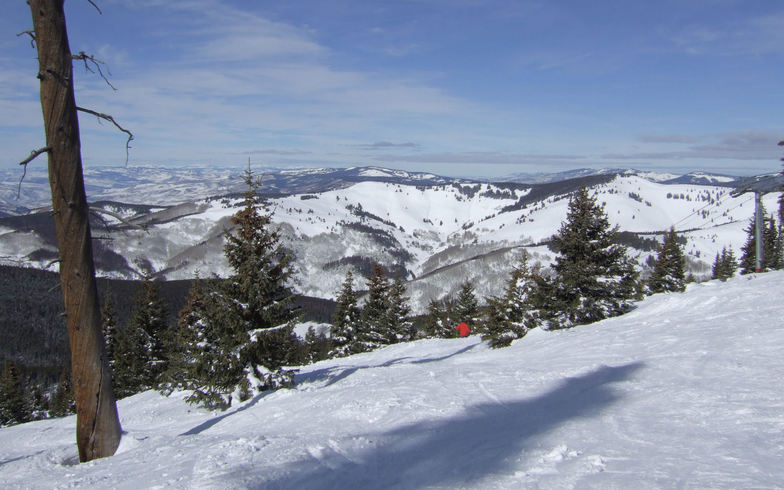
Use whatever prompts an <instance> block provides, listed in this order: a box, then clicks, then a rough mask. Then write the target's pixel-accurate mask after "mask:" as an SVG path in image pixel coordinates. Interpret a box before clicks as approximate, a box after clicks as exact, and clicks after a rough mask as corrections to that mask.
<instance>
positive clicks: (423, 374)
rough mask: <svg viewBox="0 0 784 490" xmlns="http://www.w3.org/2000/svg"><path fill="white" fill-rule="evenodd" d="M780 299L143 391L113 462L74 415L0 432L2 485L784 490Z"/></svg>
mask: <svg viewBox="0 0 784 490" xmlns="http://www.w3.org/2000/svg"><path fill="white" fill-rule="evenodd" d="M782 294H784V272H773V273H768V274H762V275H752V276H744V277H739V278H735V279H732V280H730V281H729V282H727V283H721V282H717V281H712V282H707V283H702V284H693V285H690V286H689V288H688V290H687V291H686V293H682V294H662V295H656V296H653V297H650V298H648V299H646V300H645V301H643V302H642V303H640V304H639V306H638V308H637V309H636V310H634V311H633V312H631V313H629V314H627V315H625V316H622V317H617V318H613V319H609V320H605V321H603V322H599V323H596V324H593V325H586V326H581V327H577V328H575V329H572V330H567V331H559V332H544V331H540V330H534V331H532V332H531V333H530V334H529V335H528V336H527V337H525V338H523V339H521V340H519V341H516V342H515V343H513V344H512V346H511V347H509V348H505V349H501V350H490V349H488V348H487V347H486V346H485V345H484V344H482V343H481V342H480V341H479V339H478V338H476V337H468V338H465V339H453V340H423V341H418V342H414V343H408V344H398V345H394V346H390V347H387V348H384V349H381V350H379V351H376V352H372V353H367V354H362V355H357V356H353V357H350V358H344V359H335V360H329V361H323V362H320V363H317V364H314V365H310V366H306V367H304V368H302V369H301V371H300V374H299V375H298V376H297V385H296V386H295V387H294V388H292V389H287V390H281V391H278V392H275V393H270V394H266V395H264V396H260V397H258V398H256V399H253V400H250V401H248V402H247V403H245V404H244V405H240V406H235V407H232V408H231V409H229V410H228V411H226V412H223V413H221V412H216V413H210V412H207V411H204V410H201V409H198V408H194V407H190V406H187V405H186V404H184V403H183V401H182V395H181V394H179V395H174V396H172V397H171V398H162V397H160V396H159V395H158V394H156V393H154V392H147V393H143V394H140V395H137V396H134V397H131V398H128V399H125V400H122V401H120V402H119V411H120V416H121V420H122V425H123V428H124V430H125V431H126V433H125V435H124V436H123V440H122V443H121V445H120V449H119V451H118V454H116V455H115V456H114V457H111V458H107V459H103V460H97V461H93V462H91V463H87V464H76V462H75V461H76V454H77V452H76V447H75V443H74V424H75V419H74V417H67V418H64V419H58V420H48V421H40V422H34V423H28V424H24V425H21V426H15V427H10V428H5V429H0V487H2V488H65V487H78V488H127V489H137V488H153V487H158V488H161V487H172V488H278V489H324V488H334V489H338V488H339V489H360V488H481V489H485V488H779V487H781V485H782V482H784V465H782V464H781V462H782V461H784V392H783V391H782V390H781V379H782V378H783V377H784V322H782V318H784V306H782V303H781V300H780V298H781V297H782Z"/></svg>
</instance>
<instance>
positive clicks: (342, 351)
mask: <svg viewBox="0 0 784 490" xmlns="http://www.w3.org/2000/svg"><path fill="white" fill-rule="evenodd" d="M359 321H360V319H359V307H358V306H357V294H356V292H355V291H354V275H353V274H352V273H351V271H348V272H346V279H345V280H344V281H343V287H342V288H341V290H340V294H339V295H338V298H337V305H336V306H335V314H334V316H333V320H332V328H331V329H330V340H331V341H332V349H331V350H330V352H329V355H328V357H345V356H348V355H350V354H354V353H355V352H357V351H358V347H359V346H358V345H357V344H356V340H357V329H358V327H359Z"/></svg>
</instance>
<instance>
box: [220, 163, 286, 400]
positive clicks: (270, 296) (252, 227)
mask: <svg viewBox="0 0 784 490" xmlns="http://www.w3.org/2000/svg"><path fill="white" fill-rule="evenodd" d="M245 184H246V185H247V186H248V190H247V192H246V193H245V201H244V207H243V208H242V209H240V210H239V211H237V213H236V214H235V215H234V217H233V218H232V223H233V224H234V225H235V226H236V232H235V233H227V235H226V245H225V247H224V252H225V255H226V258H227V259H228V262H229V265H230V266H231V268H232V269H233V270H234V274H233V275H232V276H231V277H229V279H228V280H227V281H225V283H224V286H225V287H224V288H223V289H224V291H223V293H224V295H225V296H226V298H227V299H229V300H230V301H229V305H228V306H229V307H230V308H231V310H233V311H234V315H233V319H234V320H235V323H236V328H238V329H239V331H240V332H242V333H241V335H246V336H247V337H248V341H247V343H246V344H245V345H244V346H242V347H241V357H242V358H243V359H244V362H245V366H246V369H247V371H248V375H249V376H250V377H251V378H254V379H250V382H251V384H253V385H254V386H255V387H256V388H255V389H256V390H259V389H262V390H263V389H270V388H276V387H279V386H283V385H288V384H290V383H291V382H292V381H293V375H292V374H291V373H290V372H286V371H283V370H281V367H282V366H284V365H286V364H288V363H290V362H291V361H292V360H293V359H295V358H296V357H297V356H298V355H299V349H300V345H299V339H298V338H297V336H296V334H295V333H294V324H295V321H296V319H297V313H296V309H295V307H294V303H293V301H294V293H293V292H292V290H291V288H290V287H289V286H288V285H287V284H286V282H287V281H288V279H289V277H290V275H291V269H290V263H291V256H290V254H289V253H288V252H286V250H285V249H284V248H283V246H282V244H281V242H280V234H279V233H278V231H277V230H274V229H272V227H271V226H270V225H271V221H272V214H271V213H270V212H269V211H267V209H266V206H265V205H264V204H263V203H262V202H261V201H260V200H259V198H258V196H257V194H256V192H257V190H258V188H259V187H260V185H261V183H260V182H259V181H256V180H254V178H253V173H252V172H251V171H250V169H248V170H247V171H246V173H245ZM257 383H259V384H257Z"/></svg>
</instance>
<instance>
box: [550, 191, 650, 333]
mask: <svg viewBox="0 0 784 490" xmlns="http://www.w3.org/2000/svg"><path fill="white" fill-rule="evenodd" d="M616 234H617V227H616V228H610V224H609V221H608V220H607V216H606V214H605V213H604V207H603V206H602V205H600V204H598V203H597V202H596V198H595V197H592V196H590V195H589V194H588V191H587V190H586V189H585V188H581V189H579V190H578V191H576V192H575V193H574V194H573V195H572V197H571V198H570V200H569V207H568V212H567V216H566V221H564V222H563V223H562V224H561V228H560V229H559V231H558V233H557V234H556V235H554V236H553V238H552V247H553V248H554V249H555V250H556V251H557V252H558V256H557V257H556V259H555V264H554V265H553V270H554V272H555V278H554V279H555V280H554V282H552V283H551V286H552V287H551V288H547V289H546V294H547V295H548V296H549V301H548V302H547V303H549V304H547V310H546V311H545V314H546V318H547V320H548V321H549V328H565V327H571V326H574V325H578V324H583V323H590V322H595V321H598V320H602V319H604V318H607V317H611V316H615V315H620V314H622V313H624V312H626V311H628V309H629V308H630V303H631V299H632V298H633V297H634V294H635V284H636V273H635V271H634V266H633V264H632V262H631V261H630V260H629V259H628V257H627V256H626V248H625V247H623V246H621V245H619V244H617V243H616Z"/></svg>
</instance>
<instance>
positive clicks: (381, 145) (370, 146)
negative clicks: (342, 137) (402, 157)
mask: <svg viewBox="0 0 784 490" xmlns="http://www.w3.org/2000/svg"><path fill="white" fill-rule="evenodd" d="M352 146H353V148H356V149H358V150H371V151H373V150H390V149H400V148H405V149H409V150H415V149H418V148H419V145H418V144H416V143H411V142H406V143H392V142H391V141H376V142H375V143H366V144H361V145H352Z"/></svg>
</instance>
